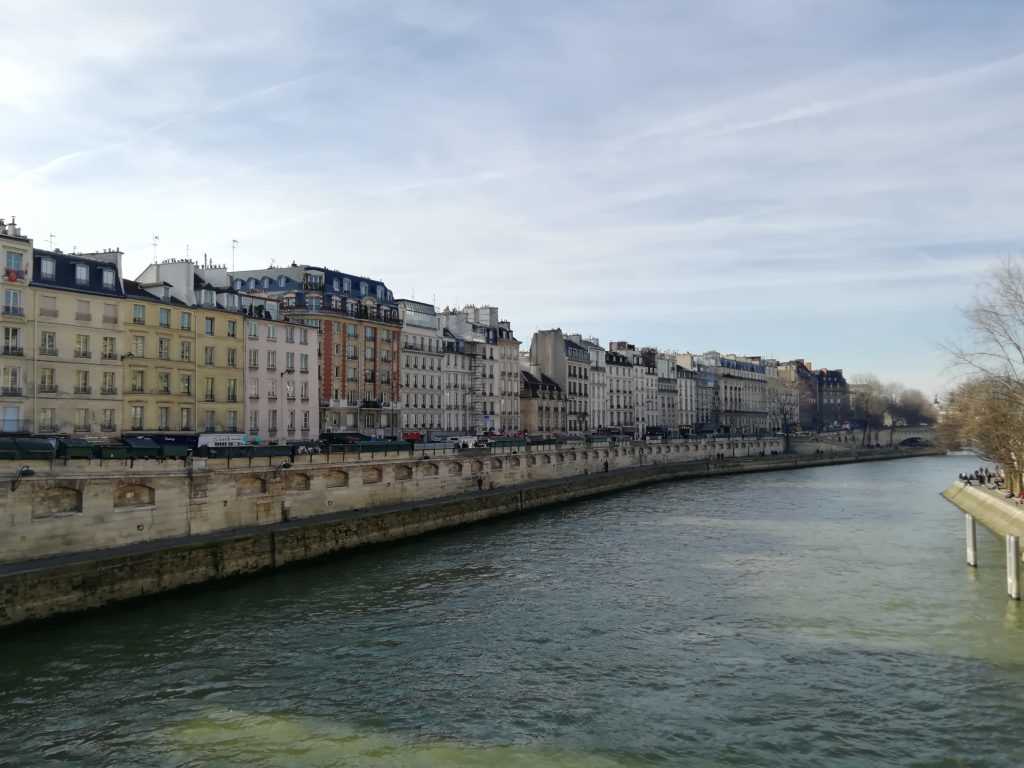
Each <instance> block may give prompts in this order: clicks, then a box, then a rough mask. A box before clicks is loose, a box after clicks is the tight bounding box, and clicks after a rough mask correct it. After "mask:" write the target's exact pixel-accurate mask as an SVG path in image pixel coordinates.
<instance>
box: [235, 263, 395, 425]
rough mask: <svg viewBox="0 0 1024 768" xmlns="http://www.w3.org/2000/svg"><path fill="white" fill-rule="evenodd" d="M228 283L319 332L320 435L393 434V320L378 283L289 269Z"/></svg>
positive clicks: (391, 304) (390, 299) (247, 274)
mask: <svg viewBox="0 0 1024 768" xmlns="http://www.w3.org/2000/svg"><path fill="white" fill-rule="evenodd" d="M229 278H230V280H231V285H232V287H233V288H234V289H235V290H237V291H245V292H247V293H250V294H259V295H266V296H268V297H270V298H275V299H277V300H279V301H280V303H281V310H282V313H283V315H284V317H285V318H286V319H288V320H291V321H295V322H299V323H302V324H303V325H306V326H307V327H309V328H314V329H316V330H317V331H318V332H319V334H320V366H319V367H320V381H319V388H320V392H319V396H320V402H319V404H320V428H321V431H332V432H336V431H358V432H361V433H364V434H370V435H373V436H381V437H383V436H397V435H398V432H399V431H400V429H401V427H400V424H399V417H400V400H399V382H400V360H401V351H400V346H399V345H400V338H401V319H400V317H399V309H398V304H397V302H396V301H395V298H394V295H393V294H392V292H391V291H390V290H389V289H388V287H387V286H386V285H385V284H384V283H382V282H380V281H379V280H373V279H371V278H367V277H360V276H358V275H351V274H347V273H344V272H339V271H337V270H333V269H328V268H325V267H314V266H309V265H300V264H294V263H293V264H292V265H291V266H289V267H271V268H268V269H259V270H246V271H237V272H231V273H230V274H229Z"/></svg>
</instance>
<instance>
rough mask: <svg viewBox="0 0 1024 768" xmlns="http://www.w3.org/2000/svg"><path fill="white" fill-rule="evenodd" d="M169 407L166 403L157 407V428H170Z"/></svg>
mask: <svg viewBox="0 0 1024 768" xmlns="http://www.w3.org/2000/svg"><path fill="white" fill-rule="evenodd" d="M170 422H171V409H170V408H168V407H167V406H166V405H161V406H160V407H159V408H157V426H156V428H157V429H170V426H171V424H170Z"/></svg>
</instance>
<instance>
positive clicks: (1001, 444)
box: [940, 259, 1024, 487]
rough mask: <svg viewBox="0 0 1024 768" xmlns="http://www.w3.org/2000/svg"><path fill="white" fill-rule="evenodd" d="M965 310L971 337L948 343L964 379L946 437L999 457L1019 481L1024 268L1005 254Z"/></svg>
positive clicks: (1023, 447) (1023, 424) (1023, 434)
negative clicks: (959, 342) (962, 341)
mask: <svg viewBox="0 0 1024 768" xmlns="http://www.w3.org/2000/svg"><path fill="white" fill-rule="evenodd" d="M980 288H981V290H980V291H979V293H978V295H977V297H976V298H975V299H974V301H973V302H972V304H971V305H970V306H969V307H968V308H967V310H966V311H965V313H964V314H965V317H966V320H967V325H968V330H969V332H970V338H969V340H968V341H967V342H965V343H963V344H948V345H947V346H946V349H947V351H948V353H949V354H950V356H951V358H952V361H953V364H954V366H955V367H956V368H957V369H958V370H959V371H960V372H961V373H962V374H963V375H964V380H963V381H962V382H961V384H960V385H959V386H958V387H957V389H956V390H955V391H954V392H953V394H952V395H951V396H950V398H949V404H948V408H947V413H946V417H945V419H944V421H943V424H942V425H941V430H940V434H941V438H942V440H943V441H944V442H945V443H946V444H953V443H958V444H964V445H968V446H971V447H973V448H974V449H975V450H977V451H979V452H980V453H982V455H984V456H986V457H988V458H990V459H992V460H993V461H996V462H998V463H999V464H1001V465H1002V467H1003V469H1004V471H1005V472H1007V474H1008V475H1010V481H1011V486H1013V487H1019V485H1020V478H1021V469H1022V466H1024V268H1022V267H1021V264H1020V262H1019V261H1017V260H1015V259H1006V260H1005V261H1003V262H1002V263H1001V264H999V265H998V266H997V267H995V268H994V269H993V270H992V271H991V273H990V274H989V275H988V277H987V278H986V279H985V280H984V281H983V282H982V284H981V287H980Z"/></svg>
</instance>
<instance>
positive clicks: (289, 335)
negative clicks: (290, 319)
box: [284, 326, 295, 344]
mask: <svg viewBox="0 0 1024 768" xmlns="http://www.w3.org/2000/svg"><path fill="white" fill-rule="evenodd" d="M284 340H285V341H286V342H287V343H289V344H294V343H295V329H294V328H292V327H291V326H288V327H287V328H285V329H284Z"/></svg>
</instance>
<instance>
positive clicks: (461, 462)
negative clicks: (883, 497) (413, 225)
mask: <svg viewBox="0 0 1024 768" xmlns="http://www.w3.org/2000/svg"><path fill="white" fill-rule="evenodd" d="M687 442H688V441H679V442H678V443H664V444H647V443H635V444H632V443H631V444H619V445H618V446H611V445H608V446H602V447H597V448H595V447H592V446H572V447H566V446H558V447H545V448H544V449H543V450H529V451H523V452H520V453H511V452H507V453H486V454H485V453H483V452H481V453H480V454H478V455H475V456H466V455H464V454H457V453H454V452H448V453H446V454H445V455H443V456H428V457H427V458H423V457H422V456H419V457H418V458H414V457H409V456H401V457H395V456H393V457H387V458H384V457H367V458H360V459H358V460H351V461H348V462H346V463H345V464H339V463H329V462H327V461H321V460H320V459H319V457H317V458H315V459H314V461H313V463H312V464H311V465H307V466H303V465H299V466H296V467H292V468H290V469H287V470H285V469H275V468H273V467H270V468H255V469H254V468H250V467H248V466H245V467H244V468H235V467H232V468H230V469H229V468H228V467H226V466H224V467H219V466H218V467H207V469H206V470H204V471H203V472H197V471H195V470H193V471H192V472H186V471H183V470H182V469H181V466H180V465H178V466H177V467H176V468H172V467H170V466H166V467H165V466H162V465H154V466H153V467H148V468H143V469H141V470H140V469H139V467H138V465H136V467H134V468H131V469H130V471H129V472H123V473H118V475H116V476H112V473H111V472H110V469H109V468H104V469H105V471H104V472H102V473H101V472H99V469H100V468H99V467H78V468H72V467H55V468H54V469H53V472H54V474H55V476H52V477H42V476H38V477H35V478H32V480H31V485H32V486H35V487H34V488H31V487H26V486H28V485H29V481H28V480H26V481H23V483H22V484H20V485H19V487H18V489H17V491H15V492H10V490H9V488H10V485H9V484H5V488H6V489H7V491H6V498H5V502H6V504H7V509H6V515H5V519H6V522H7V525H8V528H9V529H10V530H9V533H10V534H12V535H14V536H16V537H17V538H18V540H19V541H21V542H23V544H24V546H26V547H27V548H31V551H33V552H35V553H38V554H36V555H35V556H34V558H33V559H26V558H20V559H17V560H15V559H12V558H11V557H10V556H11V554H13V553H14V551H15V550H14V548H13V547H11V545H10V544H9V543H8V542H5V543H4V545H3V546H4V550H3V553H4V558H5V559H6V561H7V562H5V563H3V564H0V626H4V625H13V624H17V623H20V622H23V621H30V620H37V619H44V618H47V617H51V616H56V615H60V614H64V613H69V612H75V611H82V610H86V609H90V608H97V607H100V606H104V605H108V604H110V603H114V602H118V601H122V600H127V599H132V598H138V597H142V596H146V595H153V594H157V593H160V592H166V591H169V590H173V589H177V588H179V587H184V586H188V585H195V584H201V583H204V582H208V581H214V580H218V579H224V578H228V577H236V576H244V575H246V574H250V573H255V572H258V571H263V570H268V569H272V568H278V567H282V566H285V565H287V564H289V563H292V562H296V561H301V560H308V559H311V558H317V557H323V556H327V555H330V554H333V553H336V552H342V551H345V550H349V549H353V548H356V547H361V546H366V545H371V544H377V543H383V542H388V541H394V540H398V539H402V538H407V537H411V536H417V535H420V534H423V533H428V532H430V531H436V530H440V529H443V528H450V527H454V526H458V525H465V524H469V523H473V522H476V521H480V520H486V519H488V518H493V517H498V516H502V515H508V514H514V513H518V512H522V511H524V510H528V509H535V508H538V507H542V506H546V505H550V504H556V503H560V502H565V501H572V500H574V499H580V498H584V497H587V496H593V495H596V494H601V493H609V492H614V491H617V490H622V489H625V488H630V487H634V486H637V485H641V484H645V483H650V482H657V481H661V480H672V479H680V478H687V477H697V476H708V475H716V474H726V473H738V472H755V471H768V470H779V469H791V468H797V467H806V466H818V465H824V464H833V463H840V462H849V461H858V460H864V459H883V458H896V457H904V456H909V455H920V453H922V452H921V451H893V452H873V453H871V454H869V455H867V456H862V457H857V456H855V455H846V456H841V457H829V458H825V457H814V458H812V457H795V456H788V455H771V450H773V449H772V447H771V446H772V445H773V443H772V442H771V441H767V442H758V441H754V440H751V441H749V445H747V446H746V448H745V449H743V453H744V454H745V455H743V456H741V457H738V458H735V459H733V458H731V457H730V458H728V459H714V458H713V457H714V456H720V455H722V453H723V452H722V451H721V450H720V448H721V446H720V445H711V446H708V447H706V449H705V450H706V451H708V452H710V455H703V454H704V453H705V450H701V449H697V450H694V448H696V447H697V446H696V443H694V444H692V445H689V446H687V445H686V443H687ZM708 442H709V443H710V442H711V441H708ZM737 442H738V441H737ZM762 446H765V447H767V450H765V448H764V447H762ZM762 450H765V453H766V454H767V455H766V456H763V457H762V456H761V451H762ZM605 461H607V462H608V471H607V472H606V471H604V462H605ZM143 471H145V472H146V473H148V474H145V475H142V474H140V473H141V472H143ZM91 472H94V473H95V475H91V474H90V473H91ZM72 473H75V478H76V479H74V480H72V479H71V477H69V475H70V474H72ZM481 488H482V489H483V490H481ZM200 489H201V494H200V493H197V491H199V490H200ZM164 496H167V497H168V498H163V497H164ZM44 503H47V504H49V505H51V506H46V507H44V506H42V505H43V504H44ZM50 509H59V512H53V513H52V514H43V515H38V514H34V512H33V511H34V510H35V511H36V512H39V511H45V510H50ZM75 521H78V522H77V523H76V522H75ZM93 524H95V528H94V529H92V525H93ZM37 525H41V526H43V529H44V530H43V532H42V533H37V532H34V531H32V528H33V526H37ZM47 542H49V543H48V544H47ZM97 544H98V545H99V547H102V548H97V547H96V546H95V545H97ZM90 545H92V546H90ZM47 550H48V551H47Z"/></svg>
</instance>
